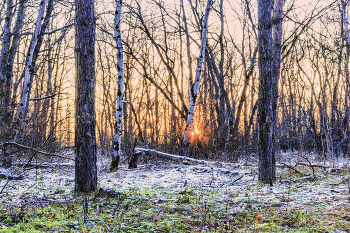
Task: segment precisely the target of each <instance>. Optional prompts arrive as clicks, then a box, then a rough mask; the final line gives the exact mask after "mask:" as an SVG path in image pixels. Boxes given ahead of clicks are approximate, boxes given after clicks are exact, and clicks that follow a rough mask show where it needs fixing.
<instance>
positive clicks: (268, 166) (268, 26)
mask: <svg viewBox="0 0 350 233" xmlns="http://www.w3.org/2000/svg"><path fill="white" fill-rule="evenodd" d="M272 3H273V2H272V0H259V1H258V21H259V27H258V32H259V36H258V37H259V38H258V48H259V78H260V85H259V107H258V124H259V143H258V148H259V149H258V154H259V180H260V181H263V182H268V183H270V184H271V185H272V183H273V181H274V180H275V179H276V160H275V154H274V148H273V146H274V145H273V144H274V143H273V139H274V138H273V129H272V128H273V114H272V95H271V94H272V91H273V88H272V86H273V73H272V67H273V56H272V55H273V54H272V18H271V9H272Z"/></svg>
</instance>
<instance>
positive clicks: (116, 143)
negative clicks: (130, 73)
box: [111, 0, 124, 169]
mask: <svg viewBox="0 0 350 233" xmlns="http://www.w3.org/2000/svg"><path fill="white" fill-rule="evenodd" d="M121 11H122V0H117V1H116V10H115V18H114V26H115V29H114V37H115V38H114V39H115V40H116V42H117V59H118V65H117V70H118V94H117V111H116V116H115V125H114V129H115V135H114V139H113V155H112V156H113V157H112V165H111V169H118V164H119V160H120V156H121V153H122V151H121V137H122V117H123V106H124V103H123V97H124V60H123V53H124V51H123V41H122V38H121V33H120V16H121Z"/></svg>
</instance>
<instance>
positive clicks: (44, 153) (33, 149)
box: [2, 142, 75, 161]
mask: <svg viewBox="0 0 350 233" xmlns="http://www.w3.org/2000/svg"><path fill="white" fill-rule="evenodd" d="M2 145H14V146H18V147H21V148H24V149H28V150H32V151H35V152H37V153H39V154H43V155H46V156H56V157H59V158H62V159H68V160H73V161H75V159H72V158H68V157H64V156H62V155H59V154H55V153H48V152H45V151H41V150H37V149H35V148H33V147H29V146H25V145H21V144H18V143H16V142H4V143H2Z"/></svg>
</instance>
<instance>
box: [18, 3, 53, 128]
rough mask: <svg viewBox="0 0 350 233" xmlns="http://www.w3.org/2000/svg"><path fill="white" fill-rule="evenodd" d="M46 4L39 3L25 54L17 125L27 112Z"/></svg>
mask: <svg viewBox="0 0 350 233" xmlns="http://www.w3.org/2000/svg"><path fill="white" fill-rule="evenodd" d="M46 2H47V0H42V1H41V2H40V8H39V13H38V18H37V21H36V23H35V30H34V33H33V37H32V40H31V43H30V47H29V50H28V54H27V59H26V65H25V68H24V81H23V87H22V93H21V99H20V101H19V103H18V108H17V112H16V119H15V121H17V122H19V123H21V121H23V120H24V119H25V118H26V115H27V111H28V101H27V99H28V97H29V95H30V87H31V85H32V82H31V78H30V77H31V74H32V73H34V63H33V53H34V49H35V46H36V43H37V40H38V36H39V32H40V30H41V23H42V19H43V16H44V12H45V5H46Z"/></svg>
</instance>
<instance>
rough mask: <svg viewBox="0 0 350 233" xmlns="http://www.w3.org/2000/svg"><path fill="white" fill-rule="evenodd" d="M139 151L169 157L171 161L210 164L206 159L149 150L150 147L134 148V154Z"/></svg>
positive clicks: (164, 157)
mask: <svg viewBox="0 0 350 233" xmlns="http://www.w3.org/2000/svg"><path fill="white" fill-rule="evenodd" d="M141 152H143V153H146V154H147V153H148V154H151V155H156V156H158V157H160V158H163V159H169V160H173V161H188V162H191V163H196V164H205V165H209V164H210V162H208V161H206V160H200V159H194V158H190V157H186V156H180V155H172V154H168V153H164V152H160V151H156V150H151V149H144V148H135V154H136V153H141Z"/></svg>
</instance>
